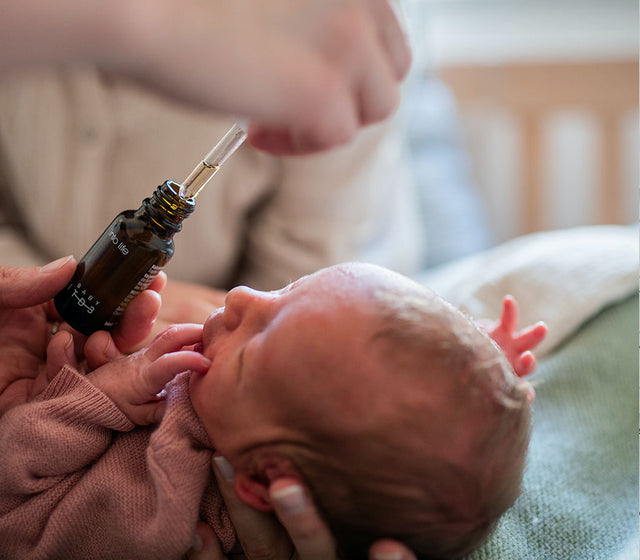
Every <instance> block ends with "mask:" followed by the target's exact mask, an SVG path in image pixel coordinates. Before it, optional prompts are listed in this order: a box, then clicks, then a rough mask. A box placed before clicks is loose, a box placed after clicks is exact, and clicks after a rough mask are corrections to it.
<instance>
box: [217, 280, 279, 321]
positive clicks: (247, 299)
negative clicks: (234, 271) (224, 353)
mask: <svg viewBox="0 0 640 560" xmlns="http://www.w3.org/2000/svg"><path fill="white" fill-rule="evenodd" d="M272 299H273V294H271V293H268V292H260V291H258V290H254V289H252V288H249V287H247V286H238V287H236V288H233V289H232V290H230V291H229V293H228V294H227V297H226V298H225V301H224V307H225V310H224V326H225V327H226V328H227V329H228V330H234V329H236V328H238V327H239V326H240V324H241V323H242V321H243V320H245V319H246V318H248V317H260V316H262V315H264V313H265V312H266V310H267V304H268V303H269V302H270V301H271V300H272Z"/></svg>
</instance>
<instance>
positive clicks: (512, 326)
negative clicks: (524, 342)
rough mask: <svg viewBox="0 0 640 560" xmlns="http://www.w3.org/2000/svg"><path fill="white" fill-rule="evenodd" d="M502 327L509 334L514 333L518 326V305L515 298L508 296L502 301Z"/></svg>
mask: <svg viewBox="0 0 640 560" xmlns="http://www.w3.org/2000/svg"><path fill="white" fill-rule="evenodd" d="M500 326H501V327H502V328H503V329H505V330H506V331H507V332H513V331H515V330H516V327H517V326H518V304H517V302H516V300H515V298H514V297H513V296H510V295H506V296H504V299H503V300H502V314H501V315H500Z"/></svg>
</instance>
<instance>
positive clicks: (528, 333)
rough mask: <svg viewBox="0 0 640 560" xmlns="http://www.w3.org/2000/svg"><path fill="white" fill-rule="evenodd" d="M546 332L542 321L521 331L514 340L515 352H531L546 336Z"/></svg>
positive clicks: (545, 326)
mask: <svg viewBox="0 0 640 560" xmlns="http://www.w3.org/2000/svg"><path fill="white" fill-rule="evenodd" d="M547 330H548V329H547V325H546V324H545V323H543V322H542V321H540V322H538V323H536V324H535V325H531V326H530V327H527V328H526V329H522V330H521V331H520V332H519V333H518V336H517V338H516V339H515V344H516V350H518V351H519V352H525V351H526V350H533V349H534V348H535V347H536V346H538V344H540V343H541V342H542V341H543V340H544V338H545V337H546V336H547Z"/></svg>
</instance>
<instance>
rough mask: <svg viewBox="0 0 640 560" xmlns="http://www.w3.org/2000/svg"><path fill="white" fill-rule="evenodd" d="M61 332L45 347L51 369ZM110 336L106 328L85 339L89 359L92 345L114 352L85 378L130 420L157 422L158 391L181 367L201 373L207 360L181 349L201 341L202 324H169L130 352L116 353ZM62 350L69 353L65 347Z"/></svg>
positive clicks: (60, 345) (59, 350) (159, 414)
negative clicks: (148, 341)
mask: <svg viewBox="0 0 640 560" xmlns="http://www.w3.org/2000/svg"><path fill="white" fill-rule="evenodd" d="M63 336H64V335H60V339H59V340H56V338H57V337H58V335H56V337H54V339H53V340H52V341H51V343H50V345H49V348H48V350H47V356H48V361H49V362H51V364H52V365H51V367H52V368H53V369H55V367H57V366H58V364H59V362H60V360H62V359H64V353H65V349H64V347H63V344H65V341H66V339H65V340H62V337H63ZM110 337H111V335H110V334H109V333H107V332H106V331H100V332H99V333H95V334H94V335H92V337H91V338H89V340H87V344H86V346H85V353H87V358H88V361H89V362H91V360H90V358H91V353H92V351H91V348H92V347H96V348H98V347H102V348H104V347H105V345H106V347H110V348H112V351H113V353H114V356H113V359H112V360H111V361H106V363H102V364H101V365H99V367H97V368H96V369H94V370H93V371H90V372H89V373H88V374H87V379H88V380H89V381H90V382H91V383H92V384H93V385H94V386H96V387H97V388H98V389H100V390H101V391H102V392H103V393H104V394H105V395H107V396H108V397H109V398H110V399H111V400H112V401H113V402H114V403H115V404H116V405H117V406H118V408H120V410H122V411H123V412H124V413H125V414H126V416H127V417H128V418H129V419H130V420H131V421H132V422H133V423H134V424H138V425H145V424H152V423H154V422H158V421H159V420H160V419H161V418H162V414H163V412H164V405H165V403H164V400H163V399H162V397H161V396H159V393H160V392H161V391H162V390H163V389H164V387H165V385H166V384H167V383H168V382H169V381H171V380H172V379H173V378H174V377H175V376H176V375H178V374H179V373H181V372H183V371H187V370H193V371H198V372H200V373H204V372H206V371H207V370H208V369H209V366H210V364H211V362H210V361H209V359H208V358H205V357H204V356H203V355H202V354H201V353H200V352H196V351H193V350H183V348H184V347H186V346H192V345H197V344H200V343H201V341H202V325H195V324H181V325H173V326H171V327H169V328H168V329H166V330H164V331H163V332H162V333H160V334H159V335H158V336H157V337H156V338H155V340H154V341H153V342H152V343H151V344H150V345H149V346H148V347H146V348H143V349H142V350H139V351H138V352H135V353H133V354H130V355H122V354H120V353H119V352H118V351H117V350H116V349H115V345H114V344H113V341H112V340H111V338H110ZM92 339H93V340H92ZM96 341H99V344H98V343H96ZM66 352H67V354H69V349H68V348H67V349H66ZM72 354H73V353H72V352H71V355H72ZM67 357H68V356H67ZM69 360H70V363H69V362H68V365H71V366H73V367H75V364H74V363H73V362H72V361H71V358H69ZM101 361H103V362H104V361H105V360H101Z"/></svg>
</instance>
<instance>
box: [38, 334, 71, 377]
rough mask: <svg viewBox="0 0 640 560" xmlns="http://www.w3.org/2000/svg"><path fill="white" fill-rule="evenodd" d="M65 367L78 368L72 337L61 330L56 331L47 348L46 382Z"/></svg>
mask: <svg viewBox="0 0 640 560" xmlns="http://www.w3.org/2000/svg"><path fill="white" fill-rule="evenodd" d="M65 365H68V366H71V367H72V368H76V369H77V367H78V363H77V361H76V354H75V346H74V343H73V335H72V334H71V333H70V332H69V331H64V330H63V331H58V332H57V333H56V334H55V335H54V336H53V338H52V339H51V340H50V341H49V345H48V346H47V366H46V367H47V381H51V380H52V379H53V378H54V377H55V376H56V375H57V373H58V372H59V371H60V368H62V366H65Z"/></svg>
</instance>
